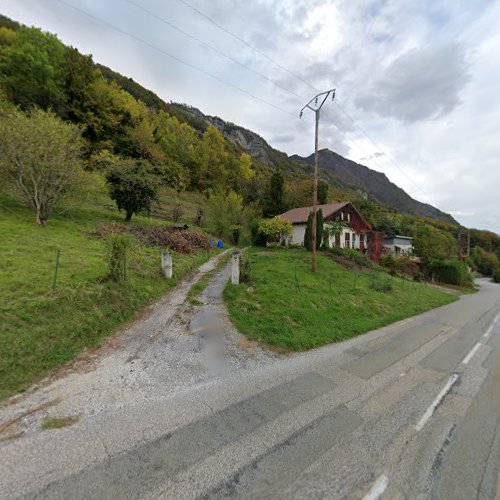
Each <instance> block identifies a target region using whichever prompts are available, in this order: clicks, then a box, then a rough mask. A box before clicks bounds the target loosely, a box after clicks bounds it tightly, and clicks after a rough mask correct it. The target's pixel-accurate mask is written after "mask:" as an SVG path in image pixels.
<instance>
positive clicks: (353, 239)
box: [329, 227, 367, 250]
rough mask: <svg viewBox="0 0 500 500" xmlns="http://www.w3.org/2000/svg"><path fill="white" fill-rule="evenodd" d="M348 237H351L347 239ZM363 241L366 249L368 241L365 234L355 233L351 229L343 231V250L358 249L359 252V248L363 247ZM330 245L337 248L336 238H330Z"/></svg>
mask: <svg viewBox="0 0 500 500" xmlns="http://www.w3.org/2000/svg"><path fill="white" fill-rule="evenodd" d="M346 235H349V236H348V237H346ZM361 241H363V242H364V244H365V248H366V245H367V241H366V235H365V234H359V233H356V232H355V231H353V230H352V229H351V228H349V227H348V228H345V229H343V230H342V234H341V235H340V246H341V248H356V249H357V250H359V248H360V246H361ZM329 244H330V246H331V247H333V246H336V245H335V237H334V236H330V239H329Z"/></svg>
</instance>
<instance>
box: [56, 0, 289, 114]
mask: <svg viewBox="0 0 500 500" xmlns="http://www.w3.org/2000/svg"><path fill="white" fill-rule="evenodd" d="M57 1H58V2H59V3H61V4H64V5H66V6H67V7H70V8H71V9H73V10H76V11H78V12H80V13H82V14H84V15H86V16H88V17H90V18H92V19H94V20H96V21H98V22H100V23H102V24H105V25H106V26H109V27H110V28H112V29H114V30H115V31H117V32H119V33H121V34H122V35H125V36H128V37H130V38H132V39H134V40H136V41H138V42H140V43H142V44H144V45H146V46H148V47H149V48H151V49H154V50H156V51H157V52H159V53H161V54H163V55H165V56H167V57H169V58H171V59H173V60H174V61H177V62H178V63H180V64H182V65H184V66H187V67H189V68H191V69H194V70H196V71H198V72H200V73H203V74H205V75H207V76H209V77H210V78H212V79H214V80H216V81H218V82H219V83H222V84H224V85H227V86H229V87H231V88H233V89H235V90H238V91H239V92H242V93H243V94H246V95H247V96H249V97H251V98H252V99H254V100H256V101H260V102H262V103H263V104H266V105H267V106H270V107H272V108H274V109H276V110H277V111H280V112H281V113H285V114H287V115H289V116H293V117H294V118H297V115H296V114H295V113H291V112H290V111H287V110H285V109H282V108H280V107H278V106H276V105H275V104H273V103H272V102H269V101H266V100H265V99H262V98H261V97H258V96H256V95H254V94H252V93H251V92H248V91H247V90H245V89H243V88H241V87H239V86H238V85H235V84H233V83H231V82H228V81H227V80H224V79H222V78H220V77H218V76H217V75H214V74H213V73H210V72H208V71H206V70H204V69H203V68H200V67H199V66H196V65H195V64H192V63H190V62H188V61H185V60H183V59H181V58H180V57H178V56H176V55H174V54H171V53H170V52H167V51H165V50H163V49H161V48H160V47H157V46H156V45H153V44H152V43H150V42H148V41H147V40H144V39H142V38H140V37H138V36H136V35H134V34H132V33H130V32H128V31H126V30H123V29H122V28H119V27H118V26H115V25H114V24H112V23H110V22H109V21H106V20H104V19H101V18H100V17H97V16H95V15H93V14H91V13H90V12H87V11H86V10H83V9H81V8H80V7H77V6H75V5H73V4H71V3H69V2H66V1H65V0H57Z"/></svg>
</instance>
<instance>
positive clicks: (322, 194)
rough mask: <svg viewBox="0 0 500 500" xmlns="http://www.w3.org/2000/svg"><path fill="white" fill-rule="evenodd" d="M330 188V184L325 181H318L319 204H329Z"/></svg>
mask: <svg viewBox="0 0 500 500" xmlns="http://www.w3.org/2000/svg"><path fill="white" fill-rule="evenodd" d="M329 187H330V186H329V185H328V182H326V181H324V180H323V179H320V180H319V181H318V203H319V204H320V205H325V204H326V203H328V188H329Z"/></svg>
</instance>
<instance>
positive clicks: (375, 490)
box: [363, 474, 389, 500]
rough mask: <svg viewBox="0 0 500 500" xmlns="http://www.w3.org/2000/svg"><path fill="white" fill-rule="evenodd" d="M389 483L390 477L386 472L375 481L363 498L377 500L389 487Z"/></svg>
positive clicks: (364, 499)
mask: <svg viewBox="0 0 500 500" xmlns="http://www.w3.org/2000/svg"><path fill="white" fill-rule="evenodd" d="M388 484H389V479H388V478H387V476H386V475H385V474H382V475H381V476H379V478H378V479H377V480H376V481H375V483H373V486H372V487H371V489H370V491H369V492H368V493H367V494H366V495H365V496H364V497H363V500H377V498H379V497H380V495H382V493H383V492H384V491H385V489H386V488H387V485H388Z"/></svg>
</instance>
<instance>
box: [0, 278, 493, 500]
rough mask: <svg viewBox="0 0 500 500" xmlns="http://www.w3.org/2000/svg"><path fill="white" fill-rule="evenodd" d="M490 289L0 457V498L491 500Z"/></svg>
mask: <svg viewBox="0 0 500 500" xmlns="http://www.w3.org/2000/svg"><path fill="white" fill-rule="evenodd" d="M499 420H500V286H498V285H494V284H492V283H489V282H486V281H484V282H483V283H482V286H481V290H480V291H479V292H478V293H477V294H474V295H470V296H465V297H462V298H461V299H460V300H459V301H458V302H455V303H453V304H450V305H448V306H445V307H442V308H439V309H436V310H434V311H430V312H428V313H426V314H423V315H420V316H418V317H415V318H411V319H409V320H405V321H403V322H399V323H397V324H394V325H391V326H389V327H386V328H383V329H380V330H378V331H375V332H370V333H368V334H366V335H363V336H360V337H358V338H356V339H352V340H350V341H347V342H344V343H342V344H338V345H331V346H326V347H324V348H321V349H318V350H315V351H313V352H309V353H304V354H301V355H298V356H294V357H290V358H288V359H277V360H276V361H275V362H273V363H270V364H267V365H265V366H261V367H253V368H252V369H244V368H241V369H238V370H233V371H229V372H227V373H223V374H221V375H220V376H218V377H215V378H213V379H210V380H207V381H205V382H204V383H200V384H197V385H194V386H192V387H185V388H183V390H182V391H178V392H176V393H174V394H170V393H166V394H165V396H164V398H162V399H155V400H153V401H150V402H148V401H147V400H141V402H140V404H136V405H133V404H124V405H123V407H122V408H119V407H115V408H113V410H112V411H111V410H110V411H106V412H102V413H100V414H99V415H97V416H96V417H95V418H85V419H82V420H81V421H80V422H78V423H77V424H75V425H74V426H72V427H68V428H64V429H59V430H53V431H44V432H39V433H36V434H33V435H30V436H28V437H24V438H20V439H17V440H16V439H14V440H10V441H7V442H5V443H0V446H1V447H0V469H1V471H2V472H1V475H0V497H1V498H18V497H19V498H44V499H45V498H47V499H49V498H50V499H80V498H81V499H83V498H85V499H87V498H95V499H104V498H120V499H126V498H168V499H176V498H186V499H187V498H216V499H218V498H228V497H234V498H254V499H267V498H282V499H295V498H297V499H302V498H304V499H305V498H307V499H314V498H359V499H361V498H366V499H376V498H389V499H407V498H411V499H414V498H415V499H420V498H422V499H423V498H436V499H450V500H460V499H467V500H469V499H476V498H478V499H499V498H500V494H499V492H498V485H499V472H500V430H499V429H500V428H499Z"/></svg>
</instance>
